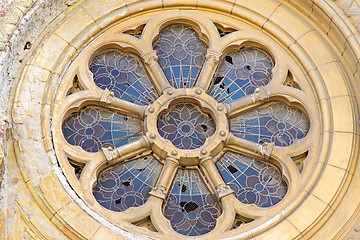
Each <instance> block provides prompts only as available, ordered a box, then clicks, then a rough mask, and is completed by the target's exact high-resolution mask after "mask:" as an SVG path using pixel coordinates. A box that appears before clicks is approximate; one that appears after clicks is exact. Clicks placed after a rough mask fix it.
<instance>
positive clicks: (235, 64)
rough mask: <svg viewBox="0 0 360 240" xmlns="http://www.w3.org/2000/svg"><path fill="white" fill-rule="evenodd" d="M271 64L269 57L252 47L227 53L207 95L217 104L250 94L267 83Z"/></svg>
mask: <svg viewBox="0 0 360 240" xmlns="http://www.w3.org/2000/svg"><path fill="white" fill-rule="evenodd" d="M272 68H273V63H272V61H271V59H270V58H269V56H268V55H267V54H266V53H265V52H263V51H261V50H259V49H257V48H253V47H244V48H241V49H240V50H239V51H233V52H230V53H228V54H227V55H226V56H225V58H224V59H223V60H222V61H221V63H220V66H219V69H218V72H217V74H216V76H215V78H214V80H213V82H212V84H211V86H210V89H209V95H210V96H212V97H213V98H214V99H215V100H217V101H218V102H231V101H234V100H236V99H239V98H241V97H243V96H245V95H249V94H252V93H253V92H254V91H255V89H256V88H257V87H259V86H264V85H266V84H267V83H268V82H269V76H270V73H271V70H272Z"/></svg>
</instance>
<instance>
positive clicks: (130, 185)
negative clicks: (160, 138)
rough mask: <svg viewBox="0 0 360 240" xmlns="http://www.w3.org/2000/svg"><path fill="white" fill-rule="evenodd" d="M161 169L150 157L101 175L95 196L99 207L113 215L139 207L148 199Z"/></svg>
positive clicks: (112, 168) (115, 167) (110, 169)
mask: <svg viewBox="0 0 360 240" xmlns="http://www.w3.org/2000/svg"><path fill="white" fill-rule="evenodd" d="M160 169H161V164H160V163H159V162H158V161H157V160H156V159H155V158H154V157H152V156H147V157H142V158H139V159H136V160H132V161H130V162H127V163H122V164H118V165H116V166H113V167H111V168H108V169H106V170H105V171H103V172H102V173H101V174H100V176H99V179H98V182H97V185H96V186H95V188H94V196H95V198H96V200H97V201H98V202H99V203H100V205H101V206H103V207H105V208H107V209H110V210H113V211H116V212H122V211H125V210H126V209H128V208H130V207H139V206H141V205H143V204H144V203H145V202H146V200H147V199H148V198H149V192H150V191H151V189H152V188H153V187H154V184H155V182H156V179H157V177H158V175H159V173H160Z"/></svg>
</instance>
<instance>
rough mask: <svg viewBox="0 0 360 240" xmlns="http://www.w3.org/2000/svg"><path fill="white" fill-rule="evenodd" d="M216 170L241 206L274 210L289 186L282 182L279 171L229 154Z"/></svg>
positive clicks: (246, 158)
mask: <svg viewBox="0 0 360 240" xmlns="http://www.w3.org/2000/svg"><path fill="white" fill-rule="evenodd" d="M217 166H218V168H219V170H220V172H221V174H222V176H223V177H224V180H225V182H226V183H227V184H228V185H229V186H230V187H231V189H232V190H234V194H235V196H236V198H237V199H239V201H240V202H242V203H246V204H256V205H257V206H259V207H271V206H273V205H275V204H277V203H278V202H280V201H281V199H283V197H284V196H285V194H286V191H287V186H286V184H285V182H284V181H282V180H281V178H282V177H281V174H280V172H279V170H277V169H276V168H275V167H273V166H271V165H269V164H266V163H263V162H260V161H257V160H255V159H252V158H249V157H246V156H244V155H241V154H237V153H233V152H226V153H225V155H224V156H223V157H222V158H221V159H220V160H219V161H218V162H217Z"/></svg>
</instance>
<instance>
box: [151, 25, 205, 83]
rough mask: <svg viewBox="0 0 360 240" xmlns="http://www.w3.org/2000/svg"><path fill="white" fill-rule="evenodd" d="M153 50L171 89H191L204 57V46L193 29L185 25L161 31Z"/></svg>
mask: <svg viewBox="0 0 360 240" xmlns="http://www.w3.org/2000/svg"><path fill="white" fill-rule="evenodd" d="M154 49H155V50H156V53H157V56H158V62H159V64H160V66H161V67H162V68H163V70H164V72H165V75H166V77H167V78H168V80H169V82H170V84H171V85H172V86H173V87H175V88H191V87H193V85H194V82H195V81H196V78H197V76H198V74H199V72H200V68H201V66H202V64H203V62H204V60H205V56H206V44H205V43H204V42H203V41H201V40H200V39H199V36H198V34H197V33H196V32H195V31H194V30H193V29H191V28H190V27H188V26H185V25H173V26H170V27H168V28H166V29H165V30H163V31H161V33H160V36H159V40H157V42H156V43H155V44H154Z"/></svg>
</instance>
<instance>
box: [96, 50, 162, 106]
mask: <svg viewBox="0 0 360 240" xmlns="http://www.w3.org/2000/svg"><path fill="white" fill-rule="evenodd" d="M90 70H91V72H92V73H93V74H94V81H95V83H96V85H97V86H98V87H100V88H101V89H106V88H108V89H109V90H110V91H112V92H114V94H115V96H116V97H118V98H121V99H124V100H126V101H129V102H132V103H136V104H139V105H148V104H149V103H152V102H153V101H154V100H155V99H156V98H158V95H157V93H156V91H155V90H154V88H153V86H152V84H151V82H150V80H149V78H148V77H147V75H146V73H145V71H144V69H143V68H142V66H141V64H140V63H139V61H138V60H136V59H135V58H134V57H132V56H130V55H126V54H122V53H120V52H117V51H107V52H104V53H101V54H99V55H97V56H96V57H95V58H94V60H93V62H92V64H91V66H90Z"/></svg>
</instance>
